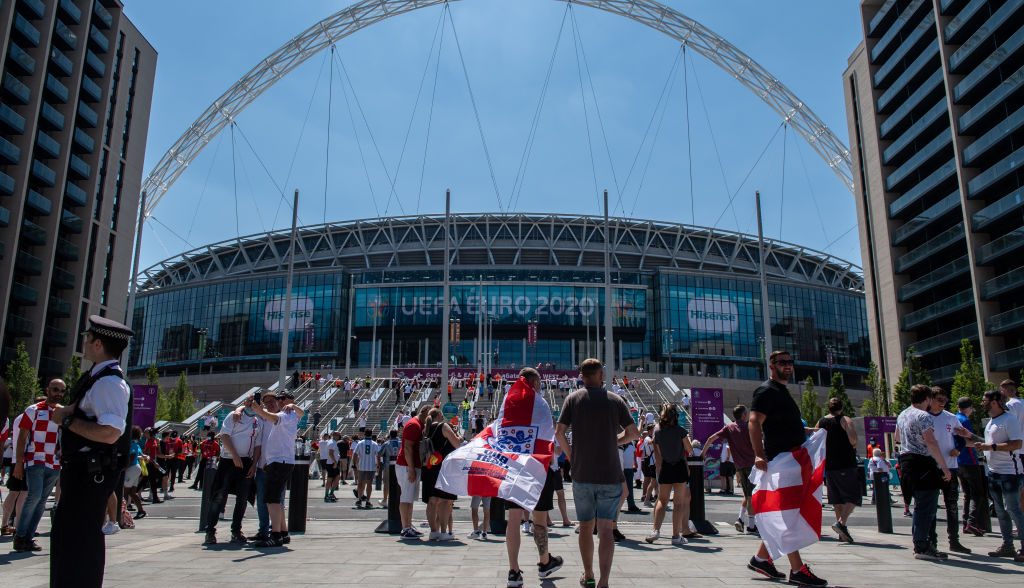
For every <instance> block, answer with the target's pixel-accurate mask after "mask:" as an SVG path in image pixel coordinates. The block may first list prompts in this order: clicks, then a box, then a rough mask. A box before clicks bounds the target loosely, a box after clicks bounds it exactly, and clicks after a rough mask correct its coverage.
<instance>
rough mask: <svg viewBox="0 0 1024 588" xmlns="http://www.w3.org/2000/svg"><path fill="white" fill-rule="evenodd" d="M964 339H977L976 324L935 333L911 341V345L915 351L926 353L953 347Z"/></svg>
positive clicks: (957, 345)
mask: <svg viewBox="0 0 1024 588" xmlns="http://www.w3.org/2000/svg"><path fill="white" fill-rule="evenodd" d="M964 339H970V340H972V341H976V340H977V339H978V326H977V325H975V324H973V323H972V324H969V325H964V326H962V327H960V328H959V329H953V330H952V331H946V332H945V333H942V334H941V335H935V336H934V337H928V338H927V339H921V340H920V341H918V342H916V343H913V346H914V351H915V352H917V353H921V354H927V353H934V352H936V351H942V350H943V349H953V348H954V347H959V346H960V342H961V341H963V340H964Z"/></svg>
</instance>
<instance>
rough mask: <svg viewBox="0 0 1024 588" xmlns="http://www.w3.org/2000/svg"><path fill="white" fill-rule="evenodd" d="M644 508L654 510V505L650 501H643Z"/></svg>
mask: <svg viewBox="0 0 1024 588" xmlns="http://www.w3.org/2000/svg"><path fill="white" fill-rule="evenodd" d="M644 506H646V507H647V508H654V503H653V502H651V501H650V500H645V501H644Z"/></svg>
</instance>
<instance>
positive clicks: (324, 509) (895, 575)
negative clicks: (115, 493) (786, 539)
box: [0, 482, 1024, 588]
mask: <svg viewBox="0 0 1024 588" xmlns="http://www.w3.org/2000/svg"><path fill="white" fill-rule="evenodd" d="M319 488H320V486H319V483H318V482H312V483H311V491H312V493H313V494H314V495H316V496H315V497H312V498H311V499H310V501H309V507H310V511H309V516H310V521H309V524H308V528H307V530H306V533H305V534H303V535H294V536H293V539H292V543H291V545H290V546H286V547H285V548H283V549H266V550H262V549H254V548H249V547H246V548H239V547H236V546H233V545H226V544H222V545H218V546H216V547H213V548H204V547H202V546H201V545H200V544H201V543H202V540H203V535H202V534H200V533H197V531H196V529H197V517H196V515H197V512H198V505H199V495H198V493H196V492H194V491H191V490H184V489H179V491H178V493H177V494H176V496H177V498H175V499H174V500H172V501H168V502H166V503H164V504H159V505H152V506H150V507H149V512H150V516H149V517H148V518H146V519H144V520H141V521H138V526H137V527H136V528H135V529H129V530H123V531H121V532H120V533H118V534H116V535H113V536H111V537H109V538H108V541H107V573H106V582H105V585H106V586H139V585H140V583H142V584H144V585H146V586H214V585H216V586H252V585H267V584H271V583H280V584H281V585H289V586H302V585H314V584H333V585H343V586H347V585H353V586H356V585H358V586H364V587H367V586H412V585H428V586H458V587H463V586H464V587H466V588H492V587H493V588H500V587H503V586H505V575H506V573H507V571H508V570H507V568H506V560H505V545H504V540H503V538H501V537H495V536H489V540H488V541H486V542H482V541H476V540H469V539H465V538H464V537H465V536H466V534H468V533H469V531H470V530H471V526H470V523H469V522H468V521H469V512H468V507H469V503H468V500H466V499H462V500H460V501H459V502H458V503H457V505H458V506H460V507H461V508H459V509H458V510H456V511H455V520H456V522H455V531H456V537H457V538H458V540H457V541H454V542H450V543H430V542H427V541H425V540H424V541H419V542H405V541H400V540H399V539H398V538H397V537H396V536H390V535H382V534H376V533H374V532H373V531H374V528H375V527H376V524H377V522H379V520H381V519H382V518H383V516H384V514H385V511H384V510H383V509H375V510H373V511H358V510H355V509H354V508H352V503H353V502H354V499H348V498H347V497H345V495H346V493H348V492H349V489H348V487H342V491H341V492H339V498H340V500H339V502H338V503H336V504H331V505H325V504H323V502H322V500H320V496H319ZM570 492H571V489H570ZM738 504H739V499H738V498H736V497H719V496H717V495H714V496H712V497H710V498H709V503H708V512H709V519H710V520H712V522H714V523H715V524H716V526H717V527H719V529H720V531H721V534H720V535H718V536H714V537H709V538H708V539H706V540H700V541H694V542H692V543H690V544H689V545H687V546H685V547H682V548H680V547H672V546H671V545H670V544H669V542H668V540H667V539H662V540H661V541H659V542H658V543H657V544H655V545H648V544H647V543H644V542H643V541H642V538H643V536H644V535H645V534H646V533H647V531H648V530H649V528H650V522H649V521H650V517H649V515H623V520H622V522H621V525H620V527H621V529H622V531H623V532H624V533H625V534H626V536H627V538H628V539H627V541H626V542H623V543H620V544H619V545H618V547H617V548H616V550H615V567H614V572H613V576H612V580H613V581H612V585H613V586H643V587H645V588H652V587H657V586H680V587H684V588H698V587H714V586H768V585H771V584H772V583H771V582H769V581H767V580H763V579H760V578H754V577H753V575H752V573H751V572H749V571H748V570H747V569H746V562H747V560H748V559H749V558H750V555H751V554H752V553H753V551H754V549H755V548H756V545H757V539H756V538H755V537H753V536H741V535H738V534H737V533H736V531H735V530H734V529H733V528H732V526H731V524H730V521H731V520H733V519H734V518H735V513H736V511H737V509H738ZM229 506H230V505H229ZM569 506H570V515H572V514H574V513H573V512H572V508H571V507H572V500H571V499H570V500H569ZM229 512H230V508H229ZM730 513H731V515H732V516H731V517H730V516H729V515H730ZM248 514H249V516H248V517H247V520H246V523H245V529H244V531H246V532H250V533H252V532H255V523H256V520H255V516H254V515H255V513H254V511H253V510H252V509H250V512H249V513H248ZM422 514H423V513H422V505H417V511H416V517H417V519H418V520H422ZM552 514H553V515H554V514H557V511H555V512H553V513H552ZM893 514H894V516H895V518H894V523H895V526H896V529H895V531H896V532H895V533H894V534H891V535H888V534H880V533H878V532H876V531H875V530H874V529H875V525H874V518H873V517H874V509H873V507H870V506H869V505H865V507H864V508H863V509H860V510H858V511H857V515H858V516H856V517H855V518H854V519H852V521H851V525H850V529H851V532H852V533H853V534H854V537H855V539H856V540H857V543H856V544H854V545H847V544H844V543H840V542H838V541H835V540H833V539H831V538H830V537H829V536H830V534H831V531H830V530H829V529H828V528H827V525H828V524H829V522H830V521H831V516H832V515H831V512H825V513H824V520H825V523H826V528H825V538H824V539H823V540H822V541H821V542H820V543H818V544H817V545H815V546H813V547H812V548H810V549H808V550H806V551H805V557H806V559H807V561H808V562H809V563H810V564H811V566H812V567H813V569H814V571H815V572H816V573H818V574H820V575H822V576H823V577H825V578H827V579H828V580H830V585H833V586H848V587H856V588H873V587H879V586H906V587H911V586H921V587H929V588H940V587H945V586H950V587H952V586H956V587H961V588H962V587H975V586H997V585H1016V586H1020V585H1021V584H1022V582H1024V564H1015V563H1014V562H1012V561H1010V560H995V559H992V558H988V557H986V556H985V555H983V553H984V552H987V551H989V550H991V549H995V548H996V547H998V545H999V538H998V536H997V535H995V534H989V535H987V536H985V537H981V538H975V537H968V538H965V539H964V540H963V541H964V543H965V544H966V545H967V546H968V547H970V548H971V549H973V550H974V554H973V555H969V556H960V555H956V554H952V555H951V556H950V559H949V560H948V561H947V562H945V563H941V564H937V563H928V562H921V561H916V560H914V559H913V557H912V555H911V552H910V549H909V548H910V545H911V541H910V536H909V533H910V528H909V520H908V519H904V518H902V516H900V515H901V512H900V510H899V509H894V510H893ZM941 514H942V512H941V511H940V516H941ZM556 523H557V519H556ZM666 525H669V523H668V522H666ZM219 528H220V531H221V532H220V534H219V536H220V537H221V539H222V540H226V539H227V538H228V536H229V533H228V523H227V522H226V521H225V522H222V523H221V524H220V526H219ZM670 528H671V527H670V526H666V527H663V531H666V530H669V529H670ZM939 529H940V535H941V533H942V530H943V529H944V526H943V523H942V522H941V521H940V523H939ZM40 531H41V534H42V537H41V538H40V543H41V544H42V545H43V547H44V551H42V552H40V553H37V554H16V553H8V552H7V550H8V549H9V548H10V540H9V538H7V537H5V538H4V541H3V542H2V543H0V552H3V555H0V578H3V585H4V586H18V587H19V588H27V587H29V586H44V585H46V584H47V581H48V575H47V574H48V567H49V557H48V544H49V540H48V538H47V535H48V532H49V518H48V517H45V518H44V519H43V523H42V525H41V528H40ZM940 547H941V545H940ZM551 551H552V553H554V554H556V555H561V556H563V557H564V558H565V561H566V564H565V567H563V568H562V570H561V571H559V572H557V573H556V574H555V575H554V576H553V577H551V578H548V579H547V580H545V581H540V580H538V579H537V577H536V574H535V572H534V569H533V568H532V566H533V563H534V558H535V555H536V552H535V550H534V546H533V542H532V541H531V540H530V539H529V538H528V537H524V541H523V545H522V549H521V555H520V561H521V563H522V565H523V567H525V568H527V569H526V570H525V572H526V573H525V579H526V585H527V586H545V587H555V586H577V585H578V583H577V582H578V579H579V576H580V574H581V573H582V570H583V568H582V565H581V564H580V559H579V554H578V551H577V548H576V535H575V534H573V533H572V530H570V529H562V528H557V527H556V528H555V529H554V531H553V533H552V537H551ZM979 554H981V555H979ZM780 568H782V569H784V570H785V564H780Z"/></svg>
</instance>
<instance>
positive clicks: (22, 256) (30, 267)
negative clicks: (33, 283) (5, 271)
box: [14, 249, 43, 276]
mask: <svg viewBox="0 0 1024 588" xmlns="http://www.w3.org/2000/svg"><path fill="white" fill-rule="evenodd" d="M14 267H15V268H16V269H17V270H18V271H20V272H22V273H25V274H28V275H30V276H38V275H40V274H42V273H43V260H41V259H39V258H38V257H36V256H35V255H32V254H31V253H25V252H24V251H22V250H21V249H19V250H18V253H17V254H16V255H15V256H14Z"/></svg>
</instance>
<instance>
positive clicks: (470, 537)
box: [466, 531, 482, 539]
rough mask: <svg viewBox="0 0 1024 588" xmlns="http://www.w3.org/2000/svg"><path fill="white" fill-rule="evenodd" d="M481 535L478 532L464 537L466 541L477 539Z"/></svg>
mask: <svg viewBox="0 0 1024 588" xmlns="http://www.w3.org/2000/svg"><path fill="white" fill-rule="evenodd" d="M480 535H482V533H481V532H480V531H473V532H472V533H470V534H469V535H466V539H479V538H480Z"/></svg>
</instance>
